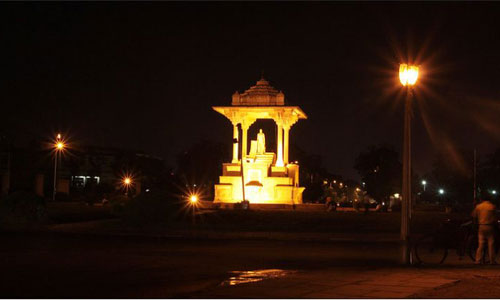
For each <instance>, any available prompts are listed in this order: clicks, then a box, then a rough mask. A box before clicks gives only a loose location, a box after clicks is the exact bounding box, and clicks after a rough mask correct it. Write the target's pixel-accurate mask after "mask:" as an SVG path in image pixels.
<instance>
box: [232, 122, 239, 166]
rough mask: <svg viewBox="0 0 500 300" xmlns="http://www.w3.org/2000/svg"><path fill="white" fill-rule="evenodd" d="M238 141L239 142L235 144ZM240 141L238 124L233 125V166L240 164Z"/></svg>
mask: <svg viewBox="0 0 500 300" xmlns="http://www.w3.org/2000/svg"><path fill="white" fill-rule="evenodd" d="M235 141H237V142H235ZM239 144H240V140H239V138H238V124H234V123H233V164H236V163H238V147H239Z"/></svg>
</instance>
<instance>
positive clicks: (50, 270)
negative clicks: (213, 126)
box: [0, 232, 500, 298]
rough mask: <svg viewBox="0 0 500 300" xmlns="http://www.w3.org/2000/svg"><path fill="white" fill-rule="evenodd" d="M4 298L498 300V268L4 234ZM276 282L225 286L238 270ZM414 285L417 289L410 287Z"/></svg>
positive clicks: (292, 245) (365, 255)
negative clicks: (275, 274) (271, 273)
mask: <svg viewBox="0 0 500 300" xmlns="http://www.w3.org/2000/svg"><path fill="white" fill-rule="evenodd" d="M0 245H1V247H0V257H1V260H0V265H1V275H0V290H1V291H2V292H1V295H2V298H60V297H62V298H115V297H119V298H128V297H134V298H135V297H138V298H141V297H153V298H155V297H161V298H169V297H176V298H184V297H186V298H190V297H195V298H205V297H208V298H212V297H214V298H225V297H228V298H247V297H250V298H259V297H262V298H282V297H285V298H301V297H305V298H346V297H369V298H379V297H383V298H388V297H389V298H390V297H397V298H400V297H439V298H447V297H451V298H455V297H456V298H468V297H472V298H481V297H486V298H497V297H498V296H499V295H500V294H498V293H499V291H500V289H499V284H498V283H497V282H498V281H497V279H498V278H499V276H500V268H499V267H476V266H472V265H471V262H470V261H458V260H456V258H455V256H454V255H452V256H451V257H450V260H449V261H448V264H447V265H445V266H442V267H439V268H414V267H412V268H405V267H401V266H399V265H398V260H399V259H398V258H399V245H398V243H397V242H383V243H382V242H381V243H376V242H369V243H364V242H359V241H358V242H353V241H351V242H338V241H329V242H328V241H322V242H312V241H272V240H238V239H231V240H221V239H218V240H192V239H183V238H176V239H172V238H156V239H155V238H139V237H110V236H100V237H99V236H92V235H74V234H63V233H50V232H46V233H30V234H28V233H25V234H20V233H2V235H1V236H0ZM268 269H281V270H285V271H292V273H291V274H289V275H286V276H283V277H281V278H278V279H266V280H263V281H260V282H254V283H243V284H239V285H236V286H224V284H223V282H226V283H228V281H227V280H228V279H230V278H231V277H233V279H234V277H235V276H236V275H235V274H238V273H233V271H252V270H268ZM411 281H413V284H409V282H411Z"/></svg>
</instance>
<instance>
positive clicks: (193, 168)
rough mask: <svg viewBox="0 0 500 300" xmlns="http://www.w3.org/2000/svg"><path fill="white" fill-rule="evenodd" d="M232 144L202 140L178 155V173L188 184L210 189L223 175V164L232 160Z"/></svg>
mask: <svg viewBox="0 0 500 300" xmlns="http://www.w3.org/2000/svg"><path fill="white" fill-rule="evenodd" d="M230 149H231V145H227V144H223V143H216V142H212V141H208V140H202V141H200V142H198V143H195V144H193V145H192V146H191V147H190V148H189V149H187V150H186V151H184V152H182V153H181V154H179V155H178V156H177V175H178V177H179V178H180V179H181V181H183V182H184V183H186V184H196V185H199V186H201V185H204V186H206V187H208V188H210V189H212V188H213V186H214V184H215V183H217V182H218V180H219V176H220V175H222V164H223V163H226V162H229V161H230V156H229V150H230Z"/></svg>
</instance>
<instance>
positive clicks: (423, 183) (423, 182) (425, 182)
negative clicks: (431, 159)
mask: <svg viewBox="0 0 500 300" xmlns="http://www.w3.org/2000/svg"><path fill="white" fill-rule="evenodd" d="M422 185H423V187H424V192H425V186H426V185H427V181H425V180H422Z"/></svg>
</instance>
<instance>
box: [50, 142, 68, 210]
mask: <svg viewBox="0 0 500 300" xmlns="http://www.w3.org/2000/svg"><path fill="white" fill-rule="evenodd" d="M64 148H66V144H65V143H64V141H63V140H62V137H61V134H60V133H58V134H57V136H56V141H55V143H54V150H55V155H54V190H53V192H52V201H56V192H57V159H58V154H59V153H61V152H62V151H64Z"/></svg>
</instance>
